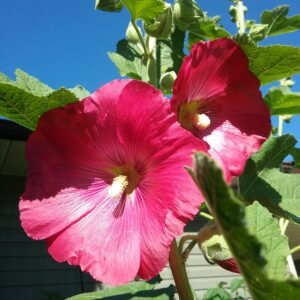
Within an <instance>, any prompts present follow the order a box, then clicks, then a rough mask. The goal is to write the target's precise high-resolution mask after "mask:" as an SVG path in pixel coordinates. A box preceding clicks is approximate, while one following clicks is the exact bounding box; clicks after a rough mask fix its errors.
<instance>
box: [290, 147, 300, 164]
mask: <svg viewBox="0 0 300 300" xmlns="http://www.w3.org/2000/svg"><path fill="white" fill-rule="evenodd" d="M291 154H292V156H293V158H294V161H295V167H297V168H299V167H300V148H293V149H292V151H291Z"/></svg>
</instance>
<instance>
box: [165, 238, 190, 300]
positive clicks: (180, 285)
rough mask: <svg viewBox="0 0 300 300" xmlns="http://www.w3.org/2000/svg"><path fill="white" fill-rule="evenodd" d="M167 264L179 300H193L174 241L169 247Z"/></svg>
mask: <svg viewBox="0 0 300 300" xmlns="http://www.w3.org/2000/svg"><path fill="white" fill-rule="evenodd" d="M169 264H170V268H171V271H172V274H173V278H174V282H175V285H176V289H177V293H178V295H179V298H180V300H194V296H193V293H192V289H191V286H190V283H189V280H188V277H187V273H186V269H185V264H184V262H183V261H182V258H181V256H180V253H179V249H178V247H177V242H176V240H173V242H172V245H171V252H170V258H169Z"/></svg>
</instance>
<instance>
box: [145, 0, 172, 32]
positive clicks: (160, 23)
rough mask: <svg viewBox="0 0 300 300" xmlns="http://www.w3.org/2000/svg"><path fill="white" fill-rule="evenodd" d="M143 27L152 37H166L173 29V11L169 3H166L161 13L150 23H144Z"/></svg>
mask: <svg viewBox="0 0 300 300" xmlns="http://www.w3.org/2000/svg"><path fill="white" fill-rule="evenodd" d="M166 5H167V4H166ZM144 28H145V31H146V32H147V33H148V34H149V35H151V36H153V37H156V38H167V37H168V36H169V35H170V34H171V33H172V31H173V30H174V24H173V11H172V8H171V5H167V6H166V9H165V10H164V11H163V13H161V14H160V15H158V17H157V18H156V19H154V20H153V22H152V23H145V24H144Z"/></svg>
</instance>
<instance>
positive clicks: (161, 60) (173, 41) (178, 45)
mask: <svg viewBox="0 0 300 300" xmlns="http://www.w3.org/2000/svg"><path fill="white" fill-rule="evenodd" d="M184 37H185V33H184V32H183V31H181V30H180V29H178V28H175V30H174V32H173V34H172V35H171V37H170V38H168V39H164V40H161V39H160V40H158V41H157V43H156V48H157V52H156V56H157V60H158V64H159V69H160V72H161V75H163V74H164V73H166V72H170V71H175V72H176V73H178V71H179V69H180V66H181V64H182V61H183V58H184V52H183V48H184Z"/></svg>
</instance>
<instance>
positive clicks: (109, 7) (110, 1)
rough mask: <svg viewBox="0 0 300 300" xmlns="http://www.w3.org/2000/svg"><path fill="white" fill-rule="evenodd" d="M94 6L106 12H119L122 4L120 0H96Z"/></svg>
mask: <svg viewBox="0 0 300 300" xmlns="http://www.w3.org/2000/svg"><path fill="white" fill-rule="evenodd" d="M95 8H96V9H100V10H103V11H108V12H120V11H121V10H122V8H123V4H122V1H121V0H96V4H95Z"/></svg>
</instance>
